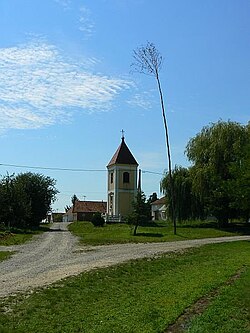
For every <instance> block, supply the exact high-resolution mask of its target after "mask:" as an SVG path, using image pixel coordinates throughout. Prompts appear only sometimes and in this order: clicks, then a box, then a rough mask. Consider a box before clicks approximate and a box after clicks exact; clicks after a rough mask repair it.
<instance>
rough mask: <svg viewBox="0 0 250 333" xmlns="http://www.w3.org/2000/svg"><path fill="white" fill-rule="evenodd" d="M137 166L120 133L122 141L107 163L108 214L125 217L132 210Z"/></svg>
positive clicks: (135, 190) (135, 191)
mask: <svg viewBox="0 0 250 333" xmlns="http://www.w3.org/2000/svg"><path fill="white" fill-rule="evenodd" d="M122 133H123V131H122ZM137 168H138V163H137V162H136V160H135V158H134V156H133V155H132V153H131V152H130V150H129V148H128V146H127V145H126V143H125V139H124V135H122V142H121V144H120V146H119V147H118V148H117V150H116V152H115V154H114V156H113V157H112V159H111V161H110V162H109V164H108V165H107V169H108V202H107V215H108V216H111V217H112V216H115V217H118V216H119V217H125V216H127V215H129V214H130V213H131V212H132V209H133V206H132V202H133V200H134V199H135V196H136V193H137Z"/></svg>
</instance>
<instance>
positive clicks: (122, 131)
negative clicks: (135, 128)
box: [121, 129, 125, 140]
mask: <svg viewBox="0 0 250 333" xmlns="http://www.w3.org/2000/svg"><path fill="white" fill-rule="evenodd" d="M121 133H122V140H123V139H124V133H125V132H124V130H123V129H122V130H121Z"/></svg>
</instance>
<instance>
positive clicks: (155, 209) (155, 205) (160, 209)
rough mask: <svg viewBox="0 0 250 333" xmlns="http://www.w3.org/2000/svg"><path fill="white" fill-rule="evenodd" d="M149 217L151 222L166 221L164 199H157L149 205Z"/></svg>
mask: <svg viewBox="0 0 250 333" xmlns="http://www.w3.org/2000/svg"><path fill="white" fill-rule="evenodd" d="M151 216H152V220H153V221H156V220H166V219H167V205H166V198H165V197H162V198H160V199H157V200H155V201H154V202H152V203H151Z"/></svg>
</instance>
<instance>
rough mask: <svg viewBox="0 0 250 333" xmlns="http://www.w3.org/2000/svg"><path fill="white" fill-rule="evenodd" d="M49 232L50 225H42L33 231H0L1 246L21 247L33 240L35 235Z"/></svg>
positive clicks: (16, 229)
mask: <svg viewBox="0 0 250 333" xmlns="http://www.w3.org/2000/svg"><path fill="white" fill-rule="evenodd" d="M48 230H49V225H48V224H46V225H40V226H39V227H37V228H33V229H18V228H11V229H10V231H7V230H5V231H4V230H0V246H1V245H4V246H9V245H20V244H23V243H25V242H27V241H29V240H31V238H32V237H33V235H37V234H39V233H42V232H45V231H48ZM0 249H1V247H0Z"/></svg>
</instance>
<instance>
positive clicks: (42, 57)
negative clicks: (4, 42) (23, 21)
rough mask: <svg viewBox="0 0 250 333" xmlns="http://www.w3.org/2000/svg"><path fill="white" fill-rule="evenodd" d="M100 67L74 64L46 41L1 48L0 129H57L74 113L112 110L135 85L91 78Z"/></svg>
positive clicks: (98, 76)
mask: <svg viewBox="0 0 250 333" xmlns="http://www.w3.org/2000/svg"><path fill="white" fill-rule="evenodd" d="M96 63H97V60H96V59H95V58H90V59H86V60H85V61H84V63H82V64H79V63H74V62H73V61H72V60H69V59H66V58H65V57H63V56H62V55H61V54H60V51H59V50H58V49H57V48H56V47H55V46H53V45H49V44H47V43H45V42H36V43H29V44H26V45H21V46H17V47H11V48H5V49H0V122H1V124H2V125H1V128H6V129H9V128H18V129H26V128H40V127H43V126H48V125H52V124H54V123H56V122H61V121H65V120H67V119H69V117H70V116H71V114H72V110H73V109H77V110H82V111H85V112H96V111H103V110H107V109H108V108H109V107H110V106H111V103H112V102H113V100H114V99H115V97H116V95H118V94H119V93H121V92H122V90H124V89H128V88H129V87H130V86H131V84H132V83H131V82H129V81H128V80H124V79H121V78H112V77H108V76H104V75H101V74H92V73H91V72H90V70H91V69H92V68H93V66H94V65H95V64H96Z"/></svg>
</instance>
